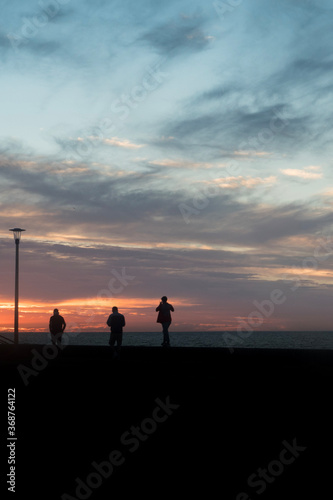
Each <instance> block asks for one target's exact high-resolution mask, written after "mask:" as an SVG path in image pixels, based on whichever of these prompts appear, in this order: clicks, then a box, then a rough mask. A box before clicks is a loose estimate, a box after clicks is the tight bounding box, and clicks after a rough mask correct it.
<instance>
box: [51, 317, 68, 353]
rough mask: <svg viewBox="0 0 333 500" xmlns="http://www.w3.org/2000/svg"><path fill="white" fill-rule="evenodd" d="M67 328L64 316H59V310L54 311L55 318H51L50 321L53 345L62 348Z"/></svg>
mask: <svg viewBox="0 0 333 500" xmlns="http://www.w3.org/2000/svg"><path fill="white" fill-rule="evenodd" d="M65 328H66V322H65V320H64V318H63V317H62V316H60V314H59V310H58V309H54V311H53V316H51V318H50V321H49V330H50V332H51V340H52V344H54V345H57V346H60V345H61V336H62V334H63V332H64V331H65Z"/></svg>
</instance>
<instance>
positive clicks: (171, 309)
mask: <svg viewBox="0 0 333 500" xmlns="http://www.w3.org/2000/svg"><path fill="white" fill-rule="evenodd" d="M169 305H170V311H172V312H173V311H174V308H173V306H172V305H171V304H169Z"/></svg>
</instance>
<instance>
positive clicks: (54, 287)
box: [0, 0, 333, 332]
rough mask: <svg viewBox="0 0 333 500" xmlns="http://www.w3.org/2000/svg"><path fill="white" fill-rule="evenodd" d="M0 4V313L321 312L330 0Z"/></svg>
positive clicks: (327, 276) (218, 321)
mask: <svg viewBox="0 0 333 500" xmlns="http://www.w3.org/2000/svg"><path fill="white" fill-rule="evenodd" d="M3 4H4V5H3V8H2V16H1V17H2V20H1V24H0V62H1V94H0V109H1V116H2V120H1V122H0V181H1V184H0V186H1V187H0V214H1V215H0V216H1V224H0V248H1V268H0V272H1V289H0V295H1V305H0V331H12V330H13V322H14V312H13V307H14V270H15V267H14V264H15V245H14V240H13V236H12V233H10V232H9V231H8V230H9V229H10V228H13V227H16V226H18V227H22V228H25V229H26V232H25V233H23V236H22V239H21V243H20V330H25V331H46V330H47V329H48V320H49V317H50V315H51V314H52V311H53V308H54V307H58V308H59V310H60V313H61V314H63V316H64V317H65V319H66V321H67V323H68V330H69V331H74V330H76V331H77V330H82V331H85V330H87V331H92V330H93V331H94V330H95V331H104V330H107V326H106V324H105V321H106V319H107V316H108V314H109V313H110V311H111V307H112V306H113V305H117V306H118V307H119V310H120V312H122V313H123V314H124V315H125V316H126V320H127V327H126V328H127V331H147V332H148V331H159V330H160V326H159V325H157V324H156V316H157V314H156V312H155V308H156V306H157V305H158V303H159V301H160V297H161V296H162V295H167V296H168V298H169V301H170V302H171V303H172V304H173V306H174V308H175V312H174V314H173V325H172V327H171V329H172V330H173V331H210V330H221V331H232V330H235V329H238V328H242V325H243V326H244V325H249V328H253V329H259V330H330V329H331V311H332V301H333V232H332V222H333V204H332V195H333V172H332V150H333V146H332V128H333V125H332V123H333V122H332V111H333V78H332V77H333V56H332V54H333V37H332V28H333V3H332V2H331V1H330V0H304V1H301V0H279V1H278V2H277V1H276V0H243V1H242V0H225V1H220V2H203V1H198V0H191V1H189V0H188V1H184V0H182V1H179V0H177V1H175V0H170V1H168V2H163V1H156V0H155V1H153V0H140V1H134V0H131V1H129V0H114V1H112V0H109V1H105V0H95V1H94V2H92V1H87V0H44V1H43V0H41V1H39V2H38V1H37V0H27V1H25V2H12V1H11V2H10V1H6V2H4V3H3ZM277 290H278V292H277ZM273 299H274V300H275V302H274V300H273ZM260 311H261V312H260Z"/></svg>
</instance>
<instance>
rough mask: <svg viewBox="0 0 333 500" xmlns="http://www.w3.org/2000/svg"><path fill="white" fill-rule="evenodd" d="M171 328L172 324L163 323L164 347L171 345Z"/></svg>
mask: <svg viewBox="0 0 333 500" xmlns="http://www.w3.org/2000/svg"><path fill="white" fill-rule="evenodd" d="M169 326H170V323H162V327H163V345H170V338H169V331H168V329H169Z"/></svg>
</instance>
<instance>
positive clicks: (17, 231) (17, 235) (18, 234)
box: [9, 227, 25, 344]
mask: <svg viewBox="0 0 333 500" xmlns="http://www.w3.org/2000/svg"><path fill="white" fill-rule="evenodd" d="M9 231H13V233H14V241H15V246H16V260H15V262H16V264H15V320H14V344H18V285H19V279H18V276H19V243H20V239H21V233H22V231H25V229H21V228H20V227H14V229H10V230H9Z"/></svg>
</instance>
